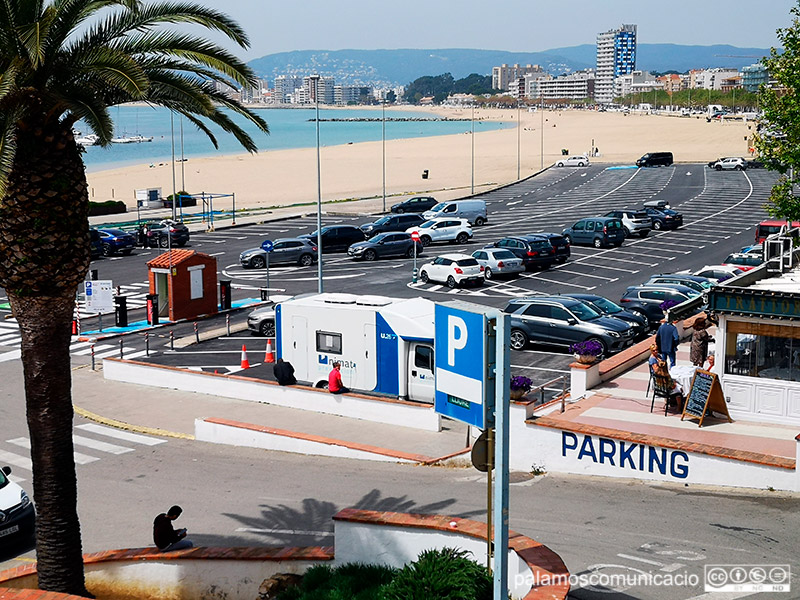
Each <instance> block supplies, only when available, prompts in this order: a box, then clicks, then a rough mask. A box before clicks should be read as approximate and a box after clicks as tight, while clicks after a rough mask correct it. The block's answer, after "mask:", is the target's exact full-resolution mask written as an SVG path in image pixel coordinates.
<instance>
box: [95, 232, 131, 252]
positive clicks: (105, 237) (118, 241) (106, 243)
mask: <svg viewBox="0 0 800 600" xmlns="http://www.w3.org/2000/svg"><path fill="white" fill-rule="evenodd" d="M98 231H99V233H100V246H101V248H102V251H103V255H105V256H111V255H113V254H125V255H128V254H130V253H131V252H133V249H134V248H135V247H136V236H134V235H133V234H132V233H127V232H125V231H122V230H121V229H98Z"/></svg>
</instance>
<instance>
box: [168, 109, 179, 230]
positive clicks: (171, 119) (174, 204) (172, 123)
mask: <svg viewBox="0 0 800 600" xmlns="http://www.w3.org/2000/svg"><path fill="white" fill-rule="evenodd" d="M169 128H170V139H171V140H172V220H173V221H177V220H178V219H177V214H176V209H177V205H178V203H177V200H178V198H177V195H178V194H177V190H176V189H175V113H173V112H172V111H169ZM169 237H170V236H167V238H169Z"/></svg>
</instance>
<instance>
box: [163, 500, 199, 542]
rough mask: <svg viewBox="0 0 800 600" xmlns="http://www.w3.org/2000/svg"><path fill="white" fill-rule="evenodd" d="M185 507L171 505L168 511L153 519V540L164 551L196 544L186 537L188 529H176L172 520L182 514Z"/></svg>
mask: <svg viewBox="0 0 800 600" xmlns="http://www.w3.org/2000/svg"><path fill="white" fill-rule="evenodd" d="M182 512H183V509H182V508H181V507H180V506H178V505H177V504H176V505H175V506H172V507H170V509H169V510H168V511H167V512H166V513H161V514H160V515H158V516H157V517H156V518H155V520H154V521H153V542H154V543H155V545H156V547H157V548H158V549H159V550H161V551H162V552H169V551H171V550H183V549H185V548H191V547H193V546H194V544H192V542H191V540H188V539H186V529H178V530H175V529H174V528H173V527H172V522H173V521H174V520H175V519H177V518H178V517H180V516H181V513H182Z"/></svg>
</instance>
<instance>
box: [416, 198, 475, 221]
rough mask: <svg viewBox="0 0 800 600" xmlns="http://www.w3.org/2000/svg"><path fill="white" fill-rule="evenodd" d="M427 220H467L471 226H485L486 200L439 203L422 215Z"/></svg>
mask: <svg viewBox="0 0 800 600" xmlns="http://www.w3.org/2000/svg"><path fill="white" fill-rule="evenodd" d="M422 216H423V217H425V219H426V220H429V221H430V220H432V219H440V218H444V217H448V218H456V219H466V220H467V221H469V223H470V224H474V225H478V226H481V225H485V224H486V221H488V219H489V217H488V213H487V211H486V201H485V200H450V201H448V202H439V204H437V205H436V206H434V207H433V208H432V209H430V210H426V211H425V212H424V213H422Z"/></svg>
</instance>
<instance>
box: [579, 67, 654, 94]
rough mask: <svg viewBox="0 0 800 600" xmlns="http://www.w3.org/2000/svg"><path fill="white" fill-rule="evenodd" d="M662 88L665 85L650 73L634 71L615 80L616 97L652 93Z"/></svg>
mask: <svg viewBox="0 0 800 600" xmlns="http://www.w3.org/2000/svg"><path fill="white" fill-rule="evenodd" d="M662 87H663V84H662V83H661V82H659V81H658V79H657V78H656V76H655V75H653V74H652V73H650V71H633V72H631V73H628V74H626V75H620V76H619V77H617V78H616V79H614V97H615V98H623V97H625V96H630V95H631V94H640V93H643V92H652V91H653V90H655V89H661V88H662ZM595 97H597V96H596V94H595Z"/></svg>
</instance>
